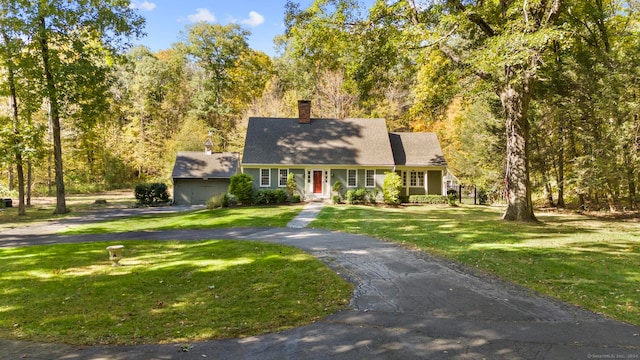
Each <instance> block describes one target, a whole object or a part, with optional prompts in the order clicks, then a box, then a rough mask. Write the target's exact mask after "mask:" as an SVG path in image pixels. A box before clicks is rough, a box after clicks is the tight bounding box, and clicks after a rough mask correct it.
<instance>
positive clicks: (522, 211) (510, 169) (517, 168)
mask: <svg viewBox="0 0 640 360" xmlns="http://www.w3.org/2000/svg"><path fill="white" fill-rule="evenodd" d="M505 72H506V78H507V80H506V85H505V86H504V88H503V89H502V90H501V93H500V100H501V102H502V109H503V110H504V113H505V118H506V125H507V168H506V174H505V185H506V187H507V192H506V197H507V209H506V211H505V213H504V215H503V217H502V218H503V219H504V220H511V221H536V217H535V215H534V214H533V203H532V201H531V187H530V181H529V158H528V155H529V149H528V140H529V122H528V121H527V117H526V113H527V109H528V107H529V101H530V100H531V87H530V85H531V84H532V83H533V78H532V77H530V76H527V75H522V76H523V77H524V79H522V80H520V81H517V82H516V84H518V85H520V88H516V86H515V85H516V84H514V82H513V81H512V80H513V79H512V78H513V76H514V75H516V74H517V73H518V71H515V69H514V68H513V67H511V66H507V67H506V69H505Z"/></svg>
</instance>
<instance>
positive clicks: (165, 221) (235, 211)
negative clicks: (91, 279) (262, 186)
mask: <svg viewBox="0 0 640 360" xmlns="http://www.w3.org/2000/svg"><path fill="white" fill-rule="evenodd" d="M301 210H302V205H291V206H260V207H239V208H225V209H215V210H196V211H188V212H178V213H167V214H153V215H142V216H135V217H130V218H126V219H117V220H108V221H103V222H99V223H94V224H87V225H78V226H74V227H72V228H70V229H68V230H65V231H64V232H62V234H65V235H78V234H102V233H108V232H127V231H144V230H154V231H162V230H183V229H211V228H231V227H282V226H286V225H287V224H288V223H289V221H291V220H293V218H294V217H295V216H296V215H298V213H299V212H300V211H301Z"/></svg>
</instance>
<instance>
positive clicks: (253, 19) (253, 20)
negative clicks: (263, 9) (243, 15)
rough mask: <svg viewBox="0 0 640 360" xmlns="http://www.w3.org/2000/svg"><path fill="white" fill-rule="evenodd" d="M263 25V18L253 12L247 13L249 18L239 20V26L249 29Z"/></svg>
mask: <svg viewBox="0 0 640 360" xmlns="http://www.w3.org/2000/svg"><path fill="white" fill-rule="evenodd" d="M262 23H264V16H262V15H260V14H259V13H257V12H255V11H250V12H249V18H248V19H243V20H240V24H243V25H248V26H251V27H256V26H258V25H262Z"/></svg>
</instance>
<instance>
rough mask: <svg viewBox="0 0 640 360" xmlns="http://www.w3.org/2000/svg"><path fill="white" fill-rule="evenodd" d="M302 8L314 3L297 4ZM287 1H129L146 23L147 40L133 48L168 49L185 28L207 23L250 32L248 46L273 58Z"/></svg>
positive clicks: (281, 31)
mask: <svg viewBox="0 0 640 360" xmlns="http://www.w3.org/2000/svg"><path fill="white" fill-rule="evenodd" d="M296 2H297V3H299V4H300V5H301V6H302V8H306V7H308V6H309V5H310V4H311V3H312V2H313V0H298V1H296ZM285 3H286V0H131V7H133V8H135V9H137V10H138V12H139V14H140V15H142V16H144V17H145V18H146V19H147V24H146V27H145V32H146V33H147V36H145V37H144V38H142V39H140V40H138V41H137V42H136V44H142V45H145V46H147V47H149V48H150V49H151V50H152V51H158V50H163V49H168V48H170V47H171V44H173V43H176V42H178V41H179V40H180V32H181V31H183V30H184V29H185V26H187V25H189V24H192V23H195V22H198V21H208V22H210V23H214V24H222V25H226V24H229V23H237V24H239V25H241V26H243V27H244V28H245V29H247V30H249V31H251V36H250V37H249V46H250V47H251V48H252V49H255V50H260V51H264V52H265V53H267V54H268V55H270V56H273V55H275V49H274V44H273V38H274V37H275V36H276V35H280V34H282V33H283V32H284V5H285Z"/></svg>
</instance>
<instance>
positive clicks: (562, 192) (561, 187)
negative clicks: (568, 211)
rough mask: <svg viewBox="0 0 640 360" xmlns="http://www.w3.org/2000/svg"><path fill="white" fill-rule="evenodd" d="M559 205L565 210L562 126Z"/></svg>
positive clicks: (561, 137)
mask: <svg viewBox="0 0 640 360" xmlns="http://www.w3.org/2000/svg"><path fill="white" fill-rule="evenodd" d="M557 180H558V204H557V206H558V207H559V208H564V207H565V203H564V130H563V128H562V126H560V146H558V176H557Z"/></svg>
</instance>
